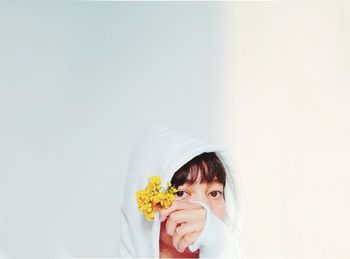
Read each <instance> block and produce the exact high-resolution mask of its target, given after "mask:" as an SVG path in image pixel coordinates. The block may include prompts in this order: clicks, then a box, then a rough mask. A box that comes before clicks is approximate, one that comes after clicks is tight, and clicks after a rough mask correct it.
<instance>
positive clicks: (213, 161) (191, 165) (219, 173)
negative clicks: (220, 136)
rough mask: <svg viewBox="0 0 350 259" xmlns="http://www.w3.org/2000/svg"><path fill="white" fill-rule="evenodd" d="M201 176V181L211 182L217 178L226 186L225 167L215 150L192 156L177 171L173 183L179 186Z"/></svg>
mask: <svg viewBox="0 0 350 259" xmlns="http://www.w3.org/2000/svg"><path fill="white" fill-rule="evenodd" d="M199 176H200V177H201V178H200V183H211V182H213V181H214V180H216V181H218V182H219V183H222V184H223V185H224V187H225V183H226V172H225V168H224V165H223V164H222V162H221V161H220V159H219V157H218V156H217V155H216V154H215V152H209V153H202V154H200V155H198V156H196V157H194V158H192V159H191V160H190V161H189V162H187V163H186V164H184V165H183V166H182V167H181V168H180V169H179V170H177V171H176V172H175V174H174V176H173V178H172V179H171V185H173V186H174V187H175V188H177V187H179V186H181V185H183V184H184V183H190V184H193V183H194V182H196V180H197V178H198V177H199Z"/></svg>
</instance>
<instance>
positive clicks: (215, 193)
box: [209, 191, 222, 198]
mask: <svg viewBox="0 0 350 259" xmlns="http://www.w3.org/2000/svg"><path fill="white" fill-rule="evenodd" d="M209 195H210V196H211V197H213V198H216V197H220V196H222V192H220V191H212V192H210V193H209Z"/></svg>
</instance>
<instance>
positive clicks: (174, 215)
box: [168, 213, 176, 222]
mask: <svg viewBox="0 0 350 259" xmlns="http://www.w3.org/2000/svg"><path fill="white" fill-rule="evenodd" d="M168 218H169V219H170V220H171V221H174V222H175V221H176V214H175V213H171V214H170V215H169V217H168Z"/></svg>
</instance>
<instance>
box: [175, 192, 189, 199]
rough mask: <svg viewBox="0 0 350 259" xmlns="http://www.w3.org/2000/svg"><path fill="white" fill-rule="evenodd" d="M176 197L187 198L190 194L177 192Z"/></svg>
mask: <svg viewBox="0 0 350 259" xmlns="http://www.w3.org/2000/svg"><path fill="white" fill-rule="evenodd" d="M175 195H176V197H179V198H185V197H187V195H188V193H186V192H185V191H177V192H176V193H175Z"/></svg>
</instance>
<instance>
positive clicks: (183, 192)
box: [175, 191, 223, 198]
mask: <svg viewBox="0 0 350 259" xmlns="http://www.w3.org/2000/svg"><path fill="white" fill-rule="evenodd" d="M179 193H182V195H181V196H178V194H179ZM212 193H218V194H219V195H220V196H219V197H223V192H222V191H211V192H210V193H209V195H211V194H212ZM183 194H187V195H190V194H189V193H188V192H186V191H177V192H176V193H175V195H176V196H177V197H179V198H183ZM211 197H212V198H218V196H217V195H216V196H211Z"/></svg>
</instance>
